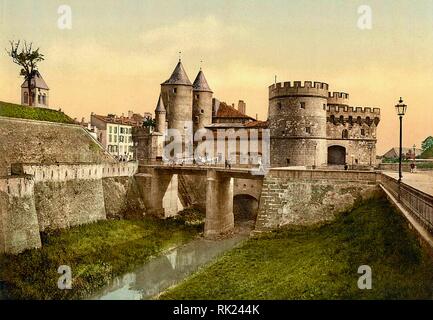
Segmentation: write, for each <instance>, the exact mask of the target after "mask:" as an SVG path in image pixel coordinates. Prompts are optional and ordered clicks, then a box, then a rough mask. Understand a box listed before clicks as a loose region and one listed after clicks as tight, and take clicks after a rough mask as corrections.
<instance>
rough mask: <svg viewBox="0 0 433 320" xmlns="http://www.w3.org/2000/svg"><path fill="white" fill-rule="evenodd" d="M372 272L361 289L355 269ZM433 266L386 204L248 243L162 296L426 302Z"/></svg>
mask: <svg viewBox="0 0 433 320" xmlns="http://www.w3.org/2000/svg"><path fill="white" fill-rule="evenodd" d="M361 265H369V266H370V267H371V268H372V275H373V276H372V279H373V282H372V285H373V288H372V290H360V289H358V286H357V281H358V279H359V277H360V274H358V273H357V271H358V267H359V266H361ZM432 286H433V262H432V260H431V258H430V256H428V254H427V253H426V251H425V249H424V248H423V247H421V246H420V244H419V242H418V240H417V239H416V237H415V236H414V235H413V233H412V232H411V231H410V230H409V229H408V228H407V227H406V224H405V222H404V218H403V217H401V216H400V215H399V214H398V213H397V212H395V210H394V209H393V208H392V207H391V206H390V205H389V203H388V202H387V201H386V200H384V199H373V200H371V201H369V202H367V203H365V204H363V205H361V206H360V207H358V208H356V209H355V210H353V211H352V212H350V213H346V214H344V215H342V216H341V217H339V218H338V219H337V220H336V221H335V222H333V223H331V224H327V225H322V226H312V227H298V228H291V229H286V230H281V231H276V232H273V233H270V234H266V235H262V236H260V237H257V238H252V239H250V240H248V241H247V242H246V243H245V244H243V245H242V246H241V247H239V248H235V249H233V250H231V251H229V252H228V253H226V254H225V255H224V256H222V257H221V258H220V259H218V260H217V261H216V262H214V263H213V264H211V265H209V266H207V267H205V268H203V269H201V270H200V271H199V272H197V273H196V274H194V275H192V276H191V277H190V278H188V279H187V280H186V281H184V282H183V283H181V284H179V285H178V286H176V287H174V288H172V289H170V290H168V291H167V292H165V293H164V294H163V295H162V296H161V299H193V300H194V299H212V300H217V299H218V300H219V299H278V300H279V299H431V298H432V296H433V288H432Z"/></svg>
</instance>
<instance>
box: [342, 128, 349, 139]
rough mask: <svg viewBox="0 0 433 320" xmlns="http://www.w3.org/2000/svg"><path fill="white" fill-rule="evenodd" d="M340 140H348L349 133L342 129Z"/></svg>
mask: <svg viewBox="0 0 433 320" xmlns="http://www.w3.org/2000/svg"><path fill="white" fill-rule="evenodd" d="M341 138H342V139H348V138H349V131H347V129H344V130H343V132H342V134H341Z"/></svg>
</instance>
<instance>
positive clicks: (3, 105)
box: [0, 101, 73, 123]
mask: <svg viewBox="0 0 433 320" xmlns="http://www.w3.org/2000/svg"><path fill="white" fill-rule="evenodd" d="M0 116H2V117H9V118H21V119H31V120H40V121H50V122H60V123H73V120H72V119H71V118H70V117H68V116H67V115H66V114H64V113H63V112H60V111H56V110H52V109H45V108H36V107H26V106H22V105H19V104H14V103H7V102H2V101H0Z"/></svg>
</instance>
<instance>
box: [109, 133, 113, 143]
mask: <svg viewBox="0 0 433 320" xmlns="http://www.w3.org/2000/svg"><path fill="white" fill-rule="evenodd" d="M111 141H113V138H112V136H111V134H110V135H108V142H110V143H111Z"/></svg>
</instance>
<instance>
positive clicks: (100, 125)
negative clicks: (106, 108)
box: [90, 113, 143, 161]
mask: <svg viewBox="0 0 433 320" xmlns="http://www.w3.org/2000/svg"><path fill="white" fill-rule="evenodd" d="M142 122H143V117H142V116H140V115H137V114H133V116H131V117H124V116H121V117H117V116H116V115H113V114H109V115H108V116H101V115H97V114H94V113H92V114H91V116H90V123H91V125H92V126H95V127H96V128H97V129H98V130H97V131H98V140H99V141H100V142H101V144H102V145H103V146H104V147H105V149H106V150H107V151H108V152H109V153H110V154H112V155H113V156H115V157H116V158H117V159H119V160H123V161H129V160H133V159H134V143H133V141H132V128H133V127H135V126H141V124H142Z"/></svg>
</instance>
